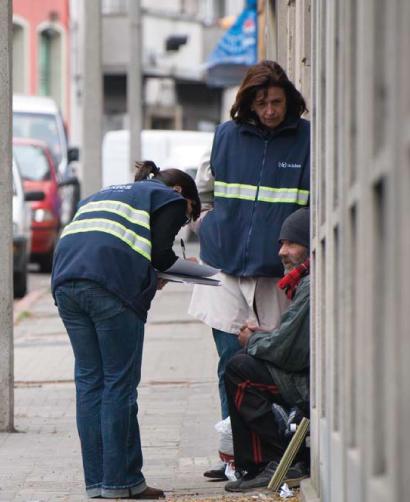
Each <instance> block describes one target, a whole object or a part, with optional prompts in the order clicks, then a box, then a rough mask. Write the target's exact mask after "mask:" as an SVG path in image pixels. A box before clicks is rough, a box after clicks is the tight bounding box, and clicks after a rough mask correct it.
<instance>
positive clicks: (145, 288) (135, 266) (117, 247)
mask: <svg viewBox="0 0 410 502" xmlns="http://www.w3.org/2000/svg"><path fill="white" fill-rule="evenodd" d="M149 176H151V179H148V177H149ZM199 213H200V202H199V197H198V192H197V189H196V185H195V182H194V181H193V180H192V178H191V177H190V176H188V175H187V174H186V173H184V172H182V171H179V170H178V169H167V170H164V171H160V170H159V169H158V168H157V167H156V166H155V164H154V163H153V162H149V161H148V162H144V163H138V164H137V174H136V177H135V182H134V183H129V184H125V185H115V186H110V187H108V188H104V189H102V190H101V191H99V192H98V193H96V194H94V195H91V196H90V197H88V198H86V199H85V200H83V201H82V202H81V203H80V206H79V209H78V211H77V213H76V215H75V217H74V220H73V221H72V222H71V223H70V224H69V225H67V226H66V227H65V229H64V231H63V233H62V235H61V239H60V241H59V243H58V246H57V249H56V252H55V257H54V265H53V272H52V279H51V280H52V291H53V296H54V298H55V301H56V304H57V306H58V310H59V314H60V316H61V318H62V320H63V322H64V325H65V327H66V330H67V332H68V336H69V338H70V342H71V345H72V347H73V351H74V357H75V384H76V394H77V428H78V432H79V436H80V441H81V449H82V458H83V467H84V476H85V485H86V491H87V494H88V496H89V497H90V498H128V499H130V498H131V499H157V498H161V497H163V496H164V493H163V491H162V490H158V489H154V488H150V487H148V486H147V485H146V483H145V479H144V476H143V474H142V472H141V468H142V451H141V441H140V433H139V426H138V420H137V411H138V406H137V386H138V383H139V381H140V375H141V360H142V347H143V342H144V324H145V321H146V318H147V312H148V310H149V308H150V304H151V300H152V298H153V297H154V295H155V292H156V289H157V286H158V282H157V274H156V271H155V269H157V270H160V271H165V270H167V269H168V268H169V267H171V266H172V265H173V264H174V263H175V261H176V260H177V257H176V256H175V254H174V252H173V251H172V244H173V241H174V238H175V235H176V234H177V232H178V231H179V229H180V228H181V227H182V226H183V225H184V224H185V223H187V222H188V221H189V220H190V219H191V218H192V219H194V220H195V219H196V218H197V217H198V215H199Z"/></svg>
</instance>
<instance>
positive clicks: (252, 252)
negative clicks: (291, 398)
mask: <svg viewBox="0 0 410 502" xmlns="http://www.w3.org/2000/svg"><path fill="white" fill-rule="evenodd" d="M305 111H306V104H305V100H304V99H303V97H302V95H301V94H300V92H299V91H297V90H296V88H295V86H294V85H293V83H292V82H291V81H290V80H289V79H288V77H287V75H286V73H285V71H284V70H283V69H282V68H281V67H280V66H279V65H278V64H277V63H275V62H273V61H262V62H260V63H258V64H256V65H254V66H252V67H251V68H250V69H249V70H248V72H247V74H246V76H245V78H244V80H243V82H242V84H241V86H240V88H239V91H238V93H237V95H236V100H235V103H234V105H233V106H232V109H231V117H232V120H230V121H228V122H225V123H223V124H221V125H220V126H218V127H217V129H216V132H215V137H214V142H213V146H212V152H211V157H210V162H208V163H204V164H203V165H202V166H201V168H200V169H199V171H198V176H197V179H196V182H197V185H198V187H199V191H200V195H201V200H203V202H205V201H209V199H210V197H211V198H212V195H213V204H212V209H211V210H210V211H209V212H207V213H206V215H205V216H204V217H203V218H201V222H200V223H199V224H198V229H199V230H198V233H199V237H200V244H201V259H202V260H203V261H204V262H205V263H207V264H209V265H212V266H214V267H217V268H220V269H221V270H222V274H221V280H222V287H220V288H209V289H206V288H204V287H201V286H195V289H194V293H193V296H192V301H191V306H190V313H191V314H192V315H194V316H195V317H197V318H198V319H201V320H202V321H203V322H204V323H206V324H207V325H209V326H210V327H211V328H212V331H213V337H214V339H215V344H216V348H217V351H218V354H219V357H220V360H219V366H218V376H219V392H220V400H221V411H222V418H225V417H227V416H228V414H229V412H228V406H227V399H226V393H225V386H224V381H223V374H224V370H225V365H226V363H227V361H228V360H229V358H230V357H231V356H232V355H233V354H234V353H235V352H236V351H238V350H239V349H240V345H239V342H238V337H237V335H238V333H239V331H240V329H241V327H242V326H243V325H244V324H245V323H246V321H251V322H253V323H254V324H256V325H259V326H260V327H261V328H262V329H263V330H266V331H271V330H272V329H273V328H275V326H277V324H278V322H279V320H280V315H281V312H282V311H283V310H284V308H286V305H287V301H286V299H285V298H284V295H283V293H282V292H279V290H278V288H277V287H276V282H277V280H278V278H280V277H282V275H283V269H282V265H281V263H280V259H279V257H278V251H279V249H278V242H279V232H280V229H281V226H282V223H283V221H284V220H285V219H286V217H287V216H289V215H290V214H291V213H292V212H293V211H295V210H296V209H298V208H300V207H301V206H306V205H307V204H308V202H309V176H310V175H309V151H310V148H309V146H310V127H309V122H307V121H306V120H304V119H302V118H301V115H302V114H303V113H304V112H305ZM208 208H209V206H208ZM211 289H212V291H210V290H211ZM211 472H212V471H211ZM206 475H209V473H206Z"/></svg>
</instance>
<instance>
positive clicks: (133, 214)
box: [74, 200, 150, 229]
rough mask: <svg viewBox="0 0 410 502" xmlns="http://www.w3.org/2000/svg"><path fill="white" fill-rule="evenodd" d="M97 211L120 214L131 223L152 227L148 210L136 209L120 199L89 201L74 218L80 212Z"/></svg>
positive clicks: (78, 213) (77, 214) (78, 212)
mask: <svg viewBox="0 0 410 502" xmlns="http://www.w3.org/2000/svg"><path fill="white" fill-rule="evenodd" d="M95 211H106V212H109V213H114V214H118V215H119V216H122V217H123V218H125V219H126V220H128V221H129V222H131V223H135V224H136V225H141V226H142V227H145V228H148V229H149V228H150V217H149V213H148V212H147V211H141V210H139V209H135V208H133V207H132V206H130V205H129V204H125V203H124V202H120V201H118V200H101V201H95V202H89V203H88V204H85V205H84V206H82V207H80V209H79V210H78V211H77V213H76V215H75V217H74V219H76V218H77V216H79V215H80V214H84V213H91V212H95Z"/></svg>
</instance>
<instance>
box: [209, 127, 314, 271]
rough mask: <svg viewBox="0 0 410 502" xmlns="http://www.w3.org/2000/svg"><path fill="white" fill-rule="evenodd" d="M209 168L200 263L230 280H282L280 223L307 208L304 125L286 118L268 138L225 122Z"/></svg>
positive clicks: (255, 130) (307, 136)
mask: <svg viewBox="0 0 410 502" xmlns="http://www.w3.org/2000/svg"><path fill="white" fill-rule="evenodd" d="M211 169H212V172H213V174H214V177H215V188H214V196H215V199H214V208H213V210H211V211H210V212H209V213H208V214H207V215H206V216H205V218H204V220H203V222H202V224H201V226H200V229H199V236H200V242H201V258H202V260H203V261H204V262H206V263H208V264H210V265H213V266H214V267H217V268H220V269H222V270H223V271H224V272H225V273H227V274H230V275H233V276H240V277H258V276H265V277H280V276H282V274H283V269H282V265H281V263H280V259H279V257H278V250H279V244H278V238H279V232H280V229H281V226H282V223H283V221H284V220H285V218H286V217H287V216H289V215H290V214H291V213H292V212H293V211H295V210H296V209H299V208H300V207H302V206H305V205H308V203H309V185H310V124H309V122H308V121H306V120H304V119H300V118H297V119H293V120H291V119H287V120H285V121H284V123H283V124H282V125H281V126H280V127H279V128H277V129H276V130H275V131H274V132H272V133H266V132H264V131H262V130H261V129H258V128H257V127H256V126H253V125H250V124H237V123H236V122H234V121H228V122H225V123H224V124H221V125H220V126H219V127H218V128H217V130H216V133H215V138H214V143H213V147H212V153H211Z"/></svg>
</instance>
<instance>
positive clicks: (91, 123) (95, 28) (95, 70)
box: [81, 0, 103, 197]
mask: <svg viewBox="0 0 410 502" xmlns="http://www.w3.org/2000/svg"><path fill="white" fill-rule="evenodd" d="M82 24H83V31H82V35H83V36H82V39H83V43H82V48H83V71H82V75H83V96H82V155H81V181H82V186H81V196H82V197H87V196H88V195H91V194H92V193H94V192H96V191H98V190H100V188H101V186H102V164H101V140H102V119H103V113H102V107H103V99H102V95H103V83H102V69H101V46H102V40H101V1H100V0H87V2H84V3H83V16H82Z"/></svg>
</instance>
